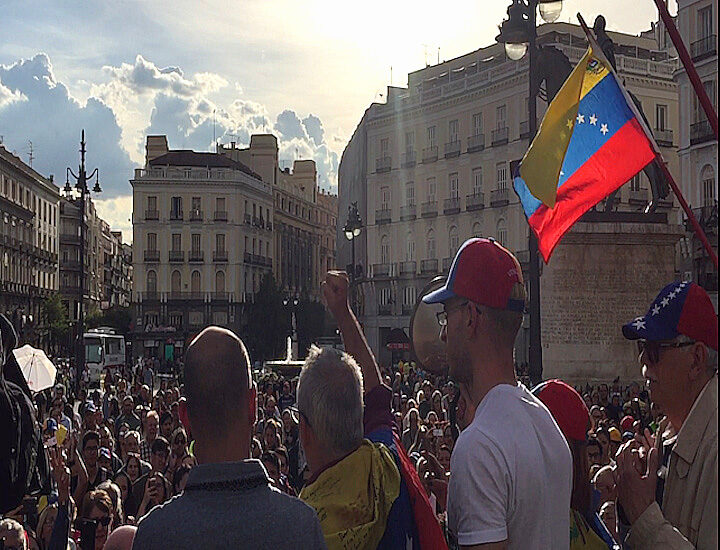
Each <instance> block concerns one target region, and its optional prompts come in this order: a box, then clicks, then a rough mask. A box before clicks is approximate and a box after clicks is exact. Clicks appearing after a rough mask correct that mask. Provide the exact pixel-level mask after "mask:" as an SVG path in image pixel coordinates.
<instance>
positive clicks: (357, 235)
mask: <svg viewBox="0 0 720 550" xmlns="http://www.w3.org/2000/svg"><path fill="white" fill-rule="evenodd" d="M359 236H360V228H359V227H356V228H355V229H353V237H359Z"/></svg>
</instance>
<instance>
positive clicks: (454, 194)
mask: <svg viewBox="0 0 720 550" xmlns="http://www.w3.org/2000/svg"><path fill="white" fill-rule="evenodd" d="M448 188H449V191H450V198H451V199H457V198H458V174H457V172H453V173H452V174H450V175H449V176H448Z"/></svg>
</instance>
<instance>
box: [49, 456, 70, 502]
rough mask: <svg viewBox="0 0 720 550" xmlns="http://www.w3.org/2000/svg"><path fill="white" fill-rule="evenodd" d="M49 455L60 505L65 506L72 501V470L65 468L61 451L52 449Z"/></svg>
mask: <svg viewBox="0 0 720 550" xmlns="http://www.w3.org/2000/svg"><path fill="white" fill-rule="evenodd" d="M49 454H50V467H51V468H52V473H53V478H55V483H56V484H57V489H58V500H59V501H60V504H65V503H67V502H68V500H70V470H68V469H67V468H66V467H65V461H64V460H63V457H62V453H61V451H59V450H58V449H54V448H51V449H50V450H49Z"/></svg>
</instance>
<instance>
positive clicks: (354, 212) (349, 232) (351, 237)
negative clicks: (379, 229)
mask: <svg viewBox="0 0 720 550" xmlns="http://www.w3.org/2000/svg"><path fill="white" fill-rule="evenodd" d="M362 228H363V222H362V218H361V217H360V212H359V211H358V207H357V202H353V203H351V204H350V206H348V219H347V222H346V223H345V227H344V229H343V230H344V231H345V238H346V239H347V240H348V241H350V246H351V249H352V269H351V270H350V305H351V306H352V308H353V311H355V271H356V268H355V239H357V238H358V237H359V236H360V233H362Z"/></svg>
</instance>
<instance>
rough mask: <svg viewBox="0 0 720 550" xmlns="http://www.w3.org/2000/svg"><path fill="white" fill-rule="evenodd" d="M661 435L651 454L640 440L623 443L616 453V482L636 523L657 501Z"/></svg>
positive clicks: (622, 501) (621, 500) (623, 501)
mask: <svg viewBox="0 0 720 550" xmlns="http://www.w3.org/2000/svg"><path fill="white" fill-rule="evenodd" d="M661 439H662V438H661V437H657V438H656V439H655V441H654V442H653V443H654V445H652V446H650V447H649V450H648V451H647V455H645V453H644V449H643V447H642V446H641V445H640V444H639V443H638V442H637V441H628V442H627V443H625V445H623V446H622V447H620V450H619V451H618V453H617V455H616V461H617V467H616V469H615V485H616V486H617V489H618V500H619V501H620V504H621V505H622V507H623V510H624V511H625V515H626V516H627V519H628V520H629V521H630V524H633V523H635V521H637V519H638V518H639V517H640V516H641V515H642V514H643V512H645V510H646V509H647V508H648V506H650V505H651V504H652V503H653V502H654V501H655V491H656V488H657V479H658V475H657V472H658V467H659V465H660V451H659V445H661V444H662V441H661ZM641 451H642V452H641Z"/></svg>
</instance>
